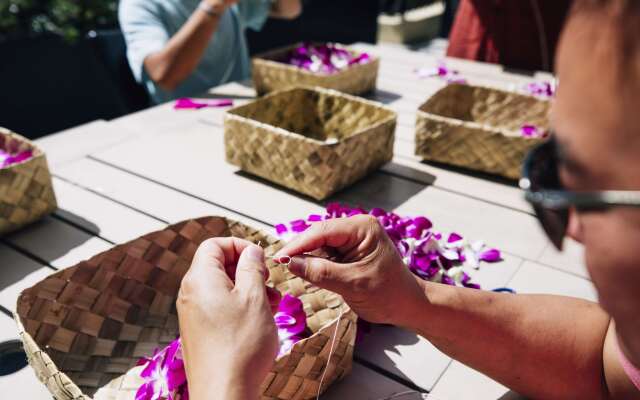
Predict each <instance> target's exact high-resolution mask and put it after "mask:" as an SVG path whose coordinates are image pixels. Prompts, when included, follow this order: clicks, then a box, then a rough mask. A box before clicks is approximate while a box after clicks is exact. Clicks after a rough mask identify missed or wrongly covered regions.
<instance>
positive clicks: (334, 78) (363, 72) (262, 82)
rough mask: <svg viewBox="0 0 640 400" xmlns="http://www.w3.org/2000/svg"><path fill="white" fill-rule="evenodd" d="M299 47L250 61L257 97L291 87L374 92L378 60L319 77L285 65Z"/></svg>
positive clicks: (372, 58) (351, 92)
mask: <svg viewBox="0 0 640 400" xmlns="http://www.w3.org/2000/svg"><path fill="white" fill-rule="evenodd" d="M300 45H301V43H298V44H296V45H293V46H287V47H284V48H280V49H276V50H272V51H269V52H267V53H263V54H260V55H257V56H256V57H254V58H253V59H252V61H251V63H252V75H253V85H254V87H255V89H256V92H257V93H258V95H263V94H266V93H270V92H273V91H276V90H283V89H288V88H291V87H294V86H319V87H324V88H327V89H334V90H338V91H341V92H344V93H349V94H356V95H357V94H364V93H368V92H371V91H373V90H375V88H376V80H377V79H378V69H379V68H380V59H379V58H378V57H376V56H371V58H370V60H369V62H367V63H364V64H357V65H352V66H351V67H349V68H346V69H344V70H342V71H339V72H336V73H334V74H319V73H314V72H311V71H307V70H305V69H302V68H298V67H296V66H293V65H289V64H287V63H285V62H284V59H285V58H286V57H287V54H289V52H291V50H293V49H295V48H296V47H298V46H300Z"/></svg>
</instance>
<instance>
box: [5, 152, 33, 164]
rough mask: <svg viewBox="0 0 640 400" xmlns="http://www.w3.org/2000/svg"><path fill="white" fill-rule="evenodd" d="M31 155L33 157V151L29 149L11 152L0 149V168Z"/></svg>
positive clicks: (28, 157)
mask: <svg viewBox="0 0 640 400" xmlns="http://www.w3.org/2000/svg"><path fill="white" fill-rule="evenodd" d="M31 157H33V151H31V150H25V151H22V152H20V153H15V154H12V153H9V152H7V151H5V150H2V149H0V168H5V167H8V166H10V165H13V164H17V163H19V162H22V161H26V160H28V159H30V158H31Z"/></svg>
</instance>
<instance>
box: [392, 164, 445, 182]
mask: <svg viewBox="0 0 640 400" xmlns="http://www.w3.org/2000/svg"><path fill="white" fill-rule="evenodd" d="M383 173H385V174H390V175H393V176H397V177H399V178H402V179H409V180H411V181H415V182H416V183H420V184H423V185H427V186H429V185H433V184H434V183H435V182H436V180H437V179H438V177H437V176H435V175H433V174H430V173H429V172H426V171H421V170H419V169H416V168H412V167H409V166H407V165H402V164H398V163H395V162H393V161H392V162H390V163H387V164H386V165H385V166H384V171H383Z"/></svg>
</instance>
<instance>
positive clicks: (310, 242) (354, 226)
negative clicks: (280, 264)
mask: <svg viewBox="0 0 640 400" xmlns="http://www.w3.org/2000/svg"><path fill="white" fill-rule="evenodd" d="M371 218H373V217H369V216H364V218H356V217H353V218H337V219H331V220H327V221H322V222H317V223H314V224H312V225H311V227H310V228H309V229H307V230H306V231H304V232H303V233H301V234H300V235H298V236H296V237H295V238H294V239H293V240H291V242H289V243H287V244H286V245H285V246H284V247H283V248H282V249H280V251H278V252H277V255H276V257H282V256H295V255H300V254H303V253H308V252H311V251H314V250H317V249H319V248H322V247H325V246H326V247H333V248H338V249H339V248H345V247H346V248H348V247H352V246H353V245H354V244H355V243H357V242H358V240H359V239H360V238H361V237H363V229H362V222H363V221H364V220H369V219H371ZM376 222H377V221H376Z"/></svg>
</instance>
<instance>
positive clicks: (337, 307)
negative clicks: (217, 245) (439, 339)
mask: <svg viewBox="0 0 640 400" xmlns="http://www.w3.org/2000/svg"><path fill="white" fill-rule="evenodd" d="M220 236H235V237H240V238H245V239H247V240H250V241H253V242H256V243H258V242H260V243H261V244H262V245H263V246H266V249H265V251H266V253H267V254H273V253H274V252H275V251H277V250H278V249H279V248H280V247H281V243H280V242H279V241H277V240H276V239H274V238H272V237H269V236H267V235H265V234H264V233H262V232H260V231H259V230H256V229H253V228H251V227H249V226H246V225H243V224H241V223H238V222H234V221H231V220H228V219H225V218H221V217H205V218H199V219H194V220H188V221H184V222H181V223H178V224H175V225H172V226H169V227H167V228H166V229H164V230H161V231H157V232H153V233H150V234H148V235H145V236H143V237H140V238H138V239H135V240H133V241H131V242H128V243H125V244H122V245H119V246H116V247H114V248H112V249H111V250H108V251H106V252H104V253H101V254H98V255H96V256H94V257H92V258H91V259H89V260H87V261H83V262H81V263H79V264H77V265H75V266H73V267H71V268H67V269H64V270H61V271H60V272H58V273H56V274H53V275H51V276H49V277H47V278H46V279H44V280H43V281H41V282H39V283H37V284H36V285H35V286H33V287H31V288H29V289H27V290H25V291H24V292H23V293H22V295H21V296H20V298H19V299H18V305H17V315H16V319H17V321H18V325H19V328H20V329H21V332H20V337H21V338H22V341H23V343H24V347H25V351H26V353H27V355H28V358H29V362H30V364H31V365H32V366H33V368H34V369H35V371H36V374H37V375H38V377H39V379H40V380H41V381H42V382H43V383H44V384H45V385H46V386H47V388H48V389H49V390H50V392H51V393H52V394H53V396H54V397H55V398H56V399H57V400H76V399H89V398H91V397H90V396H93V398H94V399H109V400H115V399H118V400H126V399H131V400H133V399H135V393H136V390H137V389H138V387H139V386H140V384H141V383H142V381H141V378H140V377H139V368H138V369H136V368H135V365H136V362H137V361H138V360H139V359H140V358H141V357H144V356H149V355H151V354H152V353H153V351H154V349H156V348H161V347H163V346H165V345H166V344H167V343H169V342H170V341H171V340H173V339H175V337H176V335H177V334H178V319H177V315H176V307H175V300H176V296H177V293H178V288H179V286H180V281H181V279H182V277H183V275H184V274H185V272H186V271H187V269H188V268H189V265H190V262H191V259H192V257H193V255H194V253H195V251H196V249H197V247H198V245H199V244H200V243H201V242H202V241H204V240H206V239H207V238H211V237H220ZM268 266H269V269H270V281H269V284H270V285H272V286H274V287H276V288H277V289H278V290H280V291H281V292H283V293H290V294H292V295H294V296H297V297H298V298H300V299H301V300H302V302H303V304H304V309H305V312H306V314H307V317H308V320H307V323H308V326H309V328H310V329H311V331H312V332H313V335H312V336H311V337H309V338H308V339H304V340H302V341H300V342H297V343H296V344H295V345H294V346H293V349H292V350H291V353H290V354H286V355H284V356H282V357H280V358H279V359H278V360H277V361H276V363H275V365H274V367H273V369H272V371H271V372H270V373H269V375H268V376H267V378H266V379H265V381H264V382H263V384H262V386H261V393H262V398H263V399H311V398H315V397H316V395H317V394H318V392H319V391H320V379H321V377H322V375H323V374H324V375H325V376H324V383H323V386H322V390H324V389H326V388H327V387H328V386H329V385H330V384H331V382H333V381H335V380H337V379H339V378H341V377H342V376H344V375H345V374H347V373H348V372H349V371H350V369H351V363H352V356H353V345H354V340H355V333H356V316H355V314H354V313H353V311H351V310H350V309H349V308H348V306H347V305H346V304H345V303H344V302H343V300H342V298H341V297H340V296H338V295H336V294H335V293H331V292H329V291H326V290H323V289H319V288H317V287H315V286H312V285H311V284H309V283H308V282H305V281H303V280H301V279H300V278H297V277H295V276H294V275H292V274H291V273H290V272H289V271H288V270H287V269H286V268H285V267H284V266H282V265H277V264H274V263H269V265H268ZM334 335H335V337H336V340H335V343H334V344H333V351H332V353H331V357H329V353H330V348H331V343H332V339H333V337H334ZM329 358H330V360H329ZM211 373H212V374H215V373H216V371H211Z"/></svg>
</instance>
